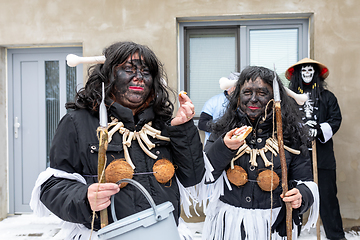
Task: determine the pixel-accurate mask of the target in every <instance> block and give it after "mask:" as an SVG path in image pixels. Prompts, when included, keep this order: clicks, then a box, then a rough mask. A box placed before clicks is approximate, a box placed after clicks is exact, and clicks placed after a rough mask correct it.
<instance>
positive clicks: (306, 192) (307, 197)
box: [296, 184, 314, 214]
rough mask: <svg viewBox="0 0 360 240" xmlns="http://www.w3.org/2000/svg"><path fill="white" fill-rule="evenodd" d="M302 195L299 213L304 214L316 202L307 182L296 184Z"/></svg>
mask: <svg viewBox="0 0 360 240" xmlns="http://www.w3.org/2000/svg"><path fill="white" fill-rule="evenodd" d="M296 188H297V189H299V191H300V194H301V195H302V202H301V206H300V208H299V214H304V213H305V212H306V211H307V210H308V209H309V208H310V207H311V205H312V204H313V203H314V197H313V195H312V193H311V191H310V189H309V188H308V187H307V186H306V185H305V184H299V185H297V186H296Z"/></svg>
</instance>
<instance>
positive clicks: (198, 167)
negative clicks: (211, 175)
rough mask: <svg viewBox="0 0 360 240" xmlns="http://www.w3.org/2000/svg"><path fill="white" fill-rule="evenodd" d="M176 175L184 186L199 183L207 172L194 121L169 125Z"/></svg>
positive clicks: (168, 130)
mask: <svg viewBox="0 0 360 240" xmlns="http://www.w3.org/2000/svg"><path fill="white" fill-rule="evenodd" d="M167 132H168V133H169V135H170V142H171V150H172V152H171V154H172V158H173V160H174V164H175V165H176V166H177V168H176V170H175V171H176V176H177V177H178V179H179V181H180V182H181V183H182V184H183V185H184V187H190V186H194V185H196V184H198V183H199V182H200V181H201V180H202V177H203V175H204V173H205V166H204V159H203V151H202V148H203V147H202V143H201V139H200V135H199V131H198V129H197V127H196V126H195V125H194V121H193V120H190V121H188V122H186V123H184V124H181V125H179V126H167Z"/></svg>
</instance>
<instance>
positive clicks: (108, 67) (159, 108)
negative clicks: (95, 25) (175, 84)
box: [66, 42, 174, 120]
mask: <svg viewBox="0 0 360 240" xmlns="http://www.w3.org/2000/svg"><path fill="white" fill-rule="evenodd" d="M134 54H138V55H139V58H140V60H141V61H142V64H145V65H147V66H148V68H149V70H150V73H151V76H152V78H153V86H152V90H151V93H150V96H149V98H148V101H147V102H149V104H150V105H151V106H152V107H153V110H154V113H155V114H156V115H157V116H158V117H160V118H161V119H163V120H168V119H170V118H171V116H172V113H173V110H174V105H173V104H172V103H171V101H170V99H169V93H172V94H174V92H173V91H172V90H171V89H170V88H168V87H167V85H166V84H167V76H166V73H165V71H164V67H163V64H162V63H161V62H160V61H159V60H158V58H157V57H156V55H155V54H154V52H153V51H152V50H151V49H149V48H148V47H147V46H144V45H140V44H137V43H134V42H117V43H114V44H112V45H111V46H109V47H107V48H106V49H105V50H104V51H103V55H104V56H105V58H106V61H105V62H104V64H96V65H93V66H91V67H90V68H89V70H88V74H89V79H88V81H87V82H86V84H85V87H84V88H82V89H80V90H79V91H78V92H77V94H76V97H75V101H74V102H69V103H67V104H66V108H68V109H89V110H91V111H92V112H98V110H99V105H100V102H101V93H102V90H101V87H102V82H104V83H105V96H106V97H105V98H106V99H107V100H108V102H113V101H115V94H114V93H115V91H116V89H115V81H114V68H115V67H116V66H118V65H119V64H123V63H124V62H125V61H126V60H127V59H128V58H129V57H130V56H133V55H134ZM139 110H141V109H139Z"/></svg>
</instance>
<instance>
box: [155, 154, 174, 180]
mask: <svg viewBox="0 0 360 240" xmlns="http://www.w3.org/2000/svg"><path fill="white" fill-rule="evenodd" d="M153 172H154V176H155V178H156V180H157V181H158V182H159V183H167V182H168V181H169V180H170V179H171V178H172V177H173V176H174V173H175V168H174V165H173V164H172V163H171V162H170V161H169V160H167V159H159V160H157V161H156V162H155V164H154V166H153Z"/></svg>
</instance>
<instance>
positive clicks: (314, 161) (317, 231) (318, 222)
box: [311, 139, 321, 240]
mask: <svg viewBox="0 0 360 240" xmlns="http://www.w3.org/2000/svg"><path fill="white" fill-rule="evenodd" d="M311 149H312V162H313V175H314V182H315V183H316V185H318V182H319V181H318V170H317V155H316V139H314V140H312V142H311ZM316 239H317V240H320V239H321V238H320V216H318V219H317V221H316Z"/></svg>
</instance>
